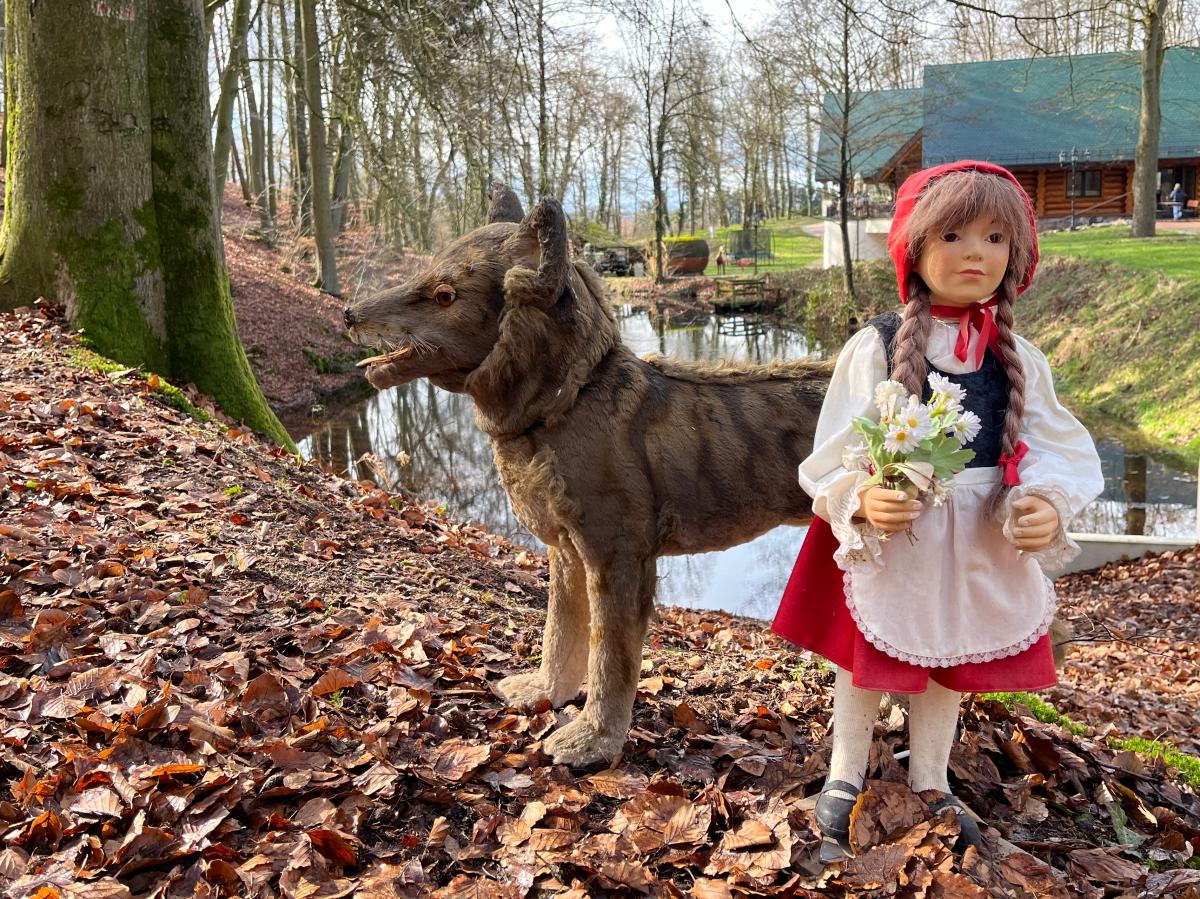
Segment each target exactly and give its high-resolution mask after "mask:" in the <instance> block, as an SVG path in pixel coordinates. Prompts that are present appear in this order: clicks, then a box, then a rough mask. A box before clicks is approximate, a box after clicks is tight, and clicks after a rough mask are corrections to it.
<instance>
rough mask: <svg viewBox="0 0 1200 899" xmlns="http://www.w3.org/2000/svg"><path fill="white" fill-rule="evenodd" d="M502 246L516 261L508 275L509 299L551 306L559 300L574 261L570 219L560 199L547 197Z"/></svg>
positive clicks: (506, 283)
mask: <svg viewBox="0 0 1200 899" xmlns="http://www.w3.org/2000/svg"><path fill="white" fill-rule="evenodd" d="M501 250H502V252H503V253H504V254H505V255H506V256H507V257H508V259H509V260H510V262H511V263H512V268H510V269H509V270H508V272H507V273H506V274H505V276H504V293H505V296H506V298H507V300H508V302H509V303H513V304H523V305H528V306H537V307H539V308H541V309H549V308H550V307H552V306H553V305H554V304H555V303H556V302H558V298H559V296H561V295H562V292H563V287H564V286H565V285H566V283H567V269H568V268H569V266H570V264H571V259H570V251H569V248H568V246H567V219H566V216H564V215H563V211H562V206H560V205H559V203H558V200H555V199H554V198H553V197H543V198H542V202H540V203H538V204H537V206H535V207H534V208H533V211H532V212H530V213H529V215H527V216H525V219H524V220H523V221H522V222H521V225H520V227H519V228H517V230H516V232H515V233H514V234H513V235H512V236H511V237H509V238H508V240H506V241H504V245H503V247H502V248H501Z"/></svg>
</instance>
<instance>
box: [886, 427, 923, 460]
mask: <svg viewBox="0 0 1200 899" xmlns="http://www.w3.org/2000/svg"><path fill="white" fill-rule="evenodd" d="M920 442H921V438H920V437H918V436H916V433H915V432H914V431H913V430H912V429H910V428H907V427H905V426H904V425H903V424H901V423H899V422H897V423H896V424H894V425H892V426H891V427H890V428H888V432H887V436H885V437H884V438H883V447H884V449H886V450H887V451H888V452H889V453H908V452H912V451H913V450H915V449H916V448H917V444H919V443H920Z"/></svg>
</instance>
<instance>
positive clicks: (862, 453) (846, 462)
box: [842, 442, 871, 471]
mask: <svg viewBox="0 0 1200 899" xmlns="http://www.w3.org/2000/svg"><path fill="white" fill-rule="evenodd" d="M870 466H871V450H870V448H869V447H868V446H867V445H866V444H865V443H862V442H859V443H856V444H854V445H853V446H847V447H846V448H844V449H843V450H842V467H843V468H845V469H846V470H847V471H866V470H867V469H868V468H870Z"/></svg>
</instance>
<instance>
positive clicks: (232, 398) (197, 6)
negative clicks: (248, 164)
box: [147, 0, 291, 446]
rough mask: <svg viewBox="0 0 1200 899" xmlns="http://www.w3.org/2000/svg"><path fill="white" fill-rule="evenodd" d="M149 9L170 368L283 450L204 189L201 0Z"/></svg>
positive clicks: (156, 3) (208, 176)
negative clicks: (240, 327) (241, 328)
mask: <svg viewBox="0 0 1200 899" xmlns="http://www.w3.org/2000/svg"><path fill="white" fill-rule="evenodd" d="M152 7H153V13H152V18H151V22H150V41H149V54H148V55H149V65H148V67H147V68H148V70H149V75H150V108H151V112H152V114H153V117H154V133H153V140H152V162H153V177H154V209H155V213H156V215H157V221H158V237H159V252H160V255H161V258H162V264H163V281H164V286H165V293H166V313H167V314H166V319H167V333H168V341H167V350H168V355H169V363H170V372H171V374H172V375H173V376H175V377H178V378H183V379H186V380H188V381H191V382H192V383H194V384H195V385H196V386H197V387H198V388H200V390H201V391H203V392H204V393H207V394H209V395H210V396H212V397H213V398H214V399H216V401H217V402H218V403H219V404H220V406H221V408H222V409H224V410H225V411H226V412H227V413H229V414H230V415H233V416H234V417H236V418H240V419H242V420H243V421H245V422H246V423H247V424H249V425H250V426H251V427H253V428H254V429H255V430H256V431H259V432H260V433H263V434H266V435H268V436H270V437H272V438H274V439H275V440H277V441H279V442H280V443H282V444H284V445H285V446H291V439H290V438H289V437H288V435H287V432H286V431H285V430H284V429H283V426H282V425H281V424H280V423H279V420H278V419H277V418H276V417H275V415H274V413H273V412H271V409H270V407H269V406H268V405H267V401H266V400H265V399H264V398H263V395H262V391H261V390H260V389H259V387H258V383H257V382H256V381H255V379H254V373H253V372H252V371H251V370H250V362H249V360H247V359H246V352H245V350H244V349H243V348H242V342H241V340H240V339H239V338H238V334H237V323H236V322H235V320H234V317H233V302H232V301H231V299H230V296H229V278H228V277H227V276H226V273H225V253H224V248H223V245H222V242H221V229H220V219H219V217H218V215H217V205H216V198H215V197H214V195H213V190H212V184H213V171H212V153H211V150H210V147H209V136H208V122H209V101H208V59H207V55H206V53H205V38H204V6H203V3H202V0H153V2H152Z"/></svg>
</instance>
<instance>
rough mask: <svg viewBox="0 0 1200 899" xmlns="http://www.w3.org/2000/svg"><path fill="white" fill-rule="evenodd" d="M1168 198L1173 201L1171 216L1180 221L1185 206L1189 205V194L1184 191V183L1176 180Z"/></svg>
mask: <svg viewBox="0 0 1200 899" xmlns="http://www.w3.org/2000/svg"><path fill="white" fill-rule="evenodd" d="M1167 199H1168V200H1169V201H1170V202H1171V217H1172V218H1173V219H1175V221H1179V220H1180V219H1181V218H1183V208H1184V207H1185V206H1186V205H1187V194H1186V193H1184V190H1183V185H1182V184H1179V183H1178V182H1176V184H1175V189H1174V190H1173V191H1171V192H1170V193H1169V194H1167Z"/></svg>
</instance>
